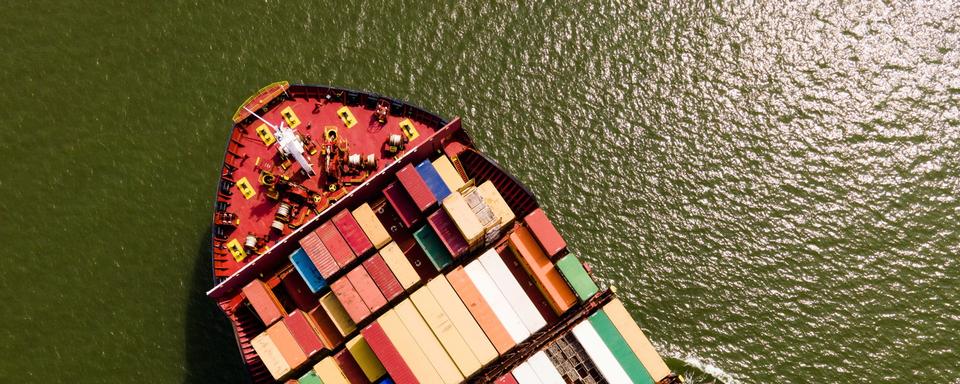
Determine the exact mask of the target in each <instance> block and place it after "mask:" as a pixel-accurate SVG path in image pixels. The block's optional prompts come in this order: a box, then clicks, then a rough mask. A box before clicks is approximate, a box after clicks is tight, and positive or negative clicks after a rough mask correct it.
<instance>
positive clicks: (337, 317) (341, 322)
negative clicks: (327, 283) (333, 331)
mask: <svg viewBox="0 0 960 384" xmlns="http://www.w3.org/2000/svg"><path fill="white" fill-rule="evenodd" d="M340 281H346V279H340ZM347 284H350V283H349V282H347ZM351 289H353V288H352V287H351ZM354 293H356V292H354ZM356 300H357V301H358V302H359V300H360V297H359V295H357V298H356ZM359 305H360V306H362V307H363V309H364V310H366V306H365V305H363V303H362V302H359ZM320 307H322V308H323V311H324V312H326V314H327V316H328V317H329V318H330V320H331V321H333V325H334V326H335V327H336V328H337V331H338V332H340V335H341V336H346V335H347V334H348V333H350V332H353V330H354V329H356V328H357V323H356V322H354V321H353V320H352V318H351V317H350V313H349V312H347V309H346V308H345V307H344V306H343V304H342V303H341V302H340V300H338V299H337V296H336V295H334V293H333V292H330V293H328V294H326V295H324V296H323V297H322V298H320Z"/></svg>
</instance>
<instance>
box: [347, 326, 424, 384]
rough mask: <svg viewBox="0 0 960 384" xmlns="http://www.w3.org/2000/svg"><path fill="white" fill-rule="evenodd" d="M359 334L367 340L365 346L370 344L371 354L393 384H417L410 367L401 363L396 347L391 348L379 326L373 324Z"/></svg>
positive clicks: (391, 345) (388, 340) (401, 357)
mask: <svg viewBox="0 0 960 384" xmlns="http://www.w3.org/2000/svg"><path fill="white" fill-rule="evenodd" d="M360 334H361V335H363V338H364V339H366V340H367V344H370V349H372V350H373V354H374V355H377V359H378V360H380V363H382V364H383V367H384V368H385V369H386V370H387V373H389V374H390V378H391V379H393V382H394V383H397V384H419V382H418V381H417V377H416V376H414V375H413V371H411V370H410V366H408V365H407V363H406V362H405V361H403V356H400V352H399V351H397V347H394V346H393V343H392V342H391V341H390V338H388V337H387V334H386V333H385V332H383V328H381V327H380V324H377V323H376V322H374V323H373V324H370V325H368V326H367V327H366V328H364V329H362V330H360Z"/></svg>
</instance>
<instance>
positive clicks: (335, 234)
mask: <svg viewBox="0 0 960 384" xmlns="http://www.w3.org/2000/svg"><path fill="white" fill-rule="evenodd" d="M314 233H316V234H317V237H319V238H320V242H322V243H323V246H324V247H326V248H327V250H328V251H330V255H332V256H333V259H334V260H336V262H337V266H338V267H337V269H338V270H339V269H340V268H343V267H346V266H347V264H349V263H350V262H351V261H353V259H355V258H356V255H354V253H353V250H351V248H350V245H349V244H347V241H346V240H345V239H344V238H343V236H342V235H340V231H338V230H337V227H336V226H335V225H333V223H332V222H329V221H328V222H325V223H323V224H322V225H320V228H317V230H316V231H315V232H314Z"/></svg>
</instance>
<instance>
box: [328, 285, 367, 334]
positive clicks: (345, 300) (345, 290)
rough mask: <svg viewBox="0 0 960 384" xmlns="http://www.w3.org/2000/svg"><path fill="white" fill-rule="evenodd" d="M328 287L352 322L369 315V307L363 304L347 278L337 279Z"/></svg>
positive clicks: (357, 321)
mask: <svg viewBox="0 0 960 384" xmlns="http://www.w3.org/2000/svg"><path fill="white" fill-rule="evenodd" d="M330 289H331V290H332V291H333V294H334V296H336V297H337V301H339V302H340V304H341V305H343V309H344V310H345V311H347V315H349V316H350V320H353V322H354V323H359V322H360V321H361V320H363V319H364V318H366V317H367V316H369V315H370V309H369V308H367V305H366V304H364V302H363V299H362V298H360V294H359V293H357V290H356V289H354V288H353V284H352V283H350V280H349V279H344V278H341V279H337V281H334V282H333V284H330Z"/></svg>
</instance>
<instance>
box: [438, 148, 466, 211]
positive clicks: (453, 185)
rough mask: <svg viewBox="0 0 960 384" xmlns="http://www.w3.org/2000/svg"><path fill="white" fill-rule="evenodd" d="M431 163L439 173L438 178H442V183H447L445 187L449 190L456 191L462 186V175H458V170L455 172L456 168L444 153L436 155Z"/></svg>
mask: <svg viewBox="0 0 960 384" xmlns="http://www.w3.org/2000/svg"><path fill="white" fill-rule="evenodd" d="M432 165H433V168H434V169H436V170H437V174H438V175H440V178H441V179H443V183H444V184H446V185H447V188H449V189H450V191H451V192H457V191H458V190H459V189H460V188H462V187H463V185H464V180H463V176H461V175H460V172H457V169H456V168H454V166H453V163H451V162H450V159H449V158H447V156H446V155H441V156H440V157H438V158H437V159H436V160H434V161H433V162H432ZM440 201H443V200H440Z"/></svg>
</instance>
